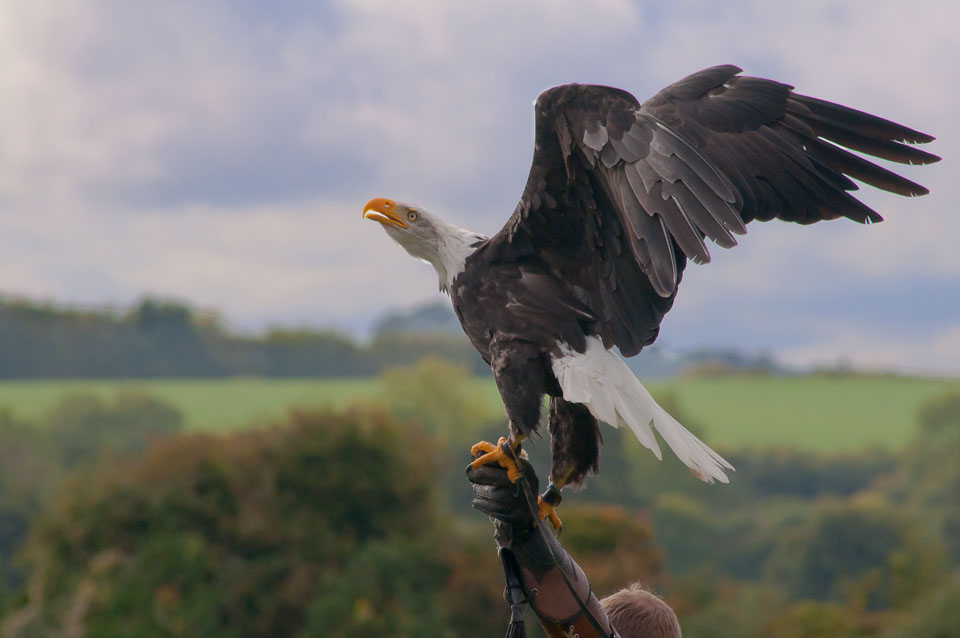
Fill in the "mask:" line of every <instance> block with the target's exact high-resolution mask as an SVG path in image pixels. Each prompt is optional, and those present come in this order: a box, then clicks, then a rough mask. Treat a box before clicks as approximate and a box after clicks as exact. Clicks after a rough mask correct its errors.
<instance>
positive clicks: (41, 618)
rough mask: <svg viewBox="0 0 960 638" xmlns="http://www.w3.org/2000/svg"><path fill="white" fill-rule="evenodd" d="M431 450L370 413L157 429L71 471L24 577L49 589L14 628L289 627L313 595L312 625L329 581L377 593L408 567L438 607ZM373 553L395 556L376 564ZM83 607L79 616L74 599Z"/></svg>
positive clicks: (269, 630)
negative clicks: (92, 468)
mask: <svg viewBox="0 0 960 638" xmlns="http://www.w3.org/2000/svg"><path fill="white" fill-rule="evenodd" d="M433 455H434V452H433V450H432V448H431V447H430V445H429V444H428V443H427V442H426V441H425V440H424V439H422V438H418V437H416V436H413V435H412V434H411V433H410V432H409V431H407V430H405V429H404V428H401V427H400V426H399V425H397V424H396V423H395V422H393V421H391V420H389V419H387V418H385V417H383V416H377V415H371V414H368V413H364V414H360V413H353V414H351V415H340V416H335V415H331V414H299V413H298V414H294V415H293V416H292V417H291V419H290V422H289V424H288V425H286V426H285V427H282V428H274V429H271V430H266V431H251V432H246V433H243V434H237V435H234V436H231V437H228V438H216V437H210V436H186V437H182V438H178V439H173V440H170V441H169V442H163V443H159V444H157V445H156V446H155V447H154V448H153V450H152V451H151V452H150V454H149V455H148V456H147V457H146V458H144V460H143V461H142V462H126V463H123V464H121V465H116V466H112V467H110V468H104V469H103V470H101V471H99V472H98V473H97V474H95V475H88V476H87V477H86V478H85V480H84V481H82V482H74V483H73V484H72V486H71V487H70V489H69V492H68V494H67V495H65V498H63V499H61V502H62V505H61V506H60V507H59V508H58V509H57V510H56V512H55V513H54V515H53V516H51V517H50V518H48V519H47V520H45V521H44V522H42V523H41V524H40V525H39V526H38V527H37V529H36V532H35V536H34V542H33V550H32V551H31V559H32V561H33V562H34V564H35V565H36V568H35V570H34V573H33V575H32V579H33V582H32V583H31V585H30V587H29V591H30V592H31V593H33V592H42V593H41V594H40V596H41V597H40V598H39V599H32V600H30V601H29V603H28V605H27V609H30V608H31V606H35V608H36V613H35V614H33V615H31V616H30V617H29V618H27V619H25V620H24V621H23V624H22V625H20V627H19V629H18V631H17V632H15V633H14V635H24V636H26V635H35V632H39V631H40V629H41V628H50V627H58V628H64V627H65V626H66V624H68V623H70V622H80V623H81V624H82V626H83V627H84V630H83V631H84V633H83V635H86V636H104V637H106V636H120V635H137V636H170V635H181V634H182V633H183V632H187V633H189V634H190V635H217V636H276V635H284V636H292V635H295V634H296V633H297V632H298V631H300V630H301V629H302V628H304V627H305V626H307V624H309V623H307V617H308V613H307V610H308V608H310V609H311V610H312V611H311V612H310V614H309V615H310V618H311V620H310V623H314V622H316V623H321V624H322V623H323V622H325V619H327V618H328V616H327V615H325V614H329V613H333V612H332V611H331V609H335V608H336V606H335V605H334V607H329V606H328V605H327V603H326V602H324V603H323V604H321V603H319V602H318V596H319V595H320V594H321V593H322V592H324V591H326V590H325V589H324V588H329V587H336V583H341V582H349V583H350V584H351V586H352V587H355V588H358V591H361V592H367V591H369V592H370V594H369V595H370V596H372V597H373V598H374V600H376V596H377V595H378V594H377V591H378V590H377V587H378V586H389V583H393V584H394V585H395V586H396V587H400V586H402V585H403V583H406V582H407V580H406V579H405V578H401V577H400V575H399V573H398V570H401V565H402V566H403V569H402V571H407V572H409V573H410V574H412V577H413V578H422V579H426V580H425V581H424V583H427V584H429V583H432V584H431V585H430V588H428V589H423V588H418V589H417V590H416V591H418V592H419V593H420V595H423V596H425V597H426V600H427V603H426V604H427V605H428V607H429V606H430V605H436V602H435V601H436V600H437V595H438V592H439V590H440V588H441V587H442V579H443V576H444V570H443V569H442V565H441V564H440V563H439V559H438V558H434V559H433V561H434V562H433V564H434V567H433V571H430V569H431V567H430V565H431V563H430V561H429V560H428V561H427V562H426V563H424V564H420V561H419V559H418V558H417V556H419V554H417V551H420V553H421V554H422V553H423V548H425V547H428V546H429V543H428V542H427V539H429V538H431V537H432V535H433V534H434V529H435V527H436V521H435V516H436V514H435V509H434V499H433V498H432V487H431V482H432V479H431V477H432V474H433V473H434V472H435V467H436V465H435V462H434V461H433ZM415 548H420V550H416V551H415ZM364 556H368V558H364ZM371 557H379V558H384V557H386V558H390V560H392V561H393V562H390V561H388V563H387V565H386V568H387V570H388V571H387V572H382V573H381V572H378V571H377V569H378V568H375V567H376V566H375V565H374V566H371V565H372V564H371V560H372V558H371ZM404 561H406V562H404ZM374 562H375V561H374ZM371 569H372V570H373V571H370V570H371ZM430 574H433V576H430V577H429V578H428V576H429V575H430ZM381 575H390V576H391V577H392V578H393V580H392V581H389V583H387V584H383V583H379V582H378V581H377V578H379V576H381ZM364 578H367V579H373V580H366V581H365V580H363V579H364ZM344 579H346V580H344ZM427 584H424V585H423V587H427ZM404 586H405V585H404ZM380 595H383V596H386V595H389V592H386V593H384V592H381V594H380ZM324 600H325V601H326V598H325V597H324ZM353 602H354V601H351V604H353ZM331 604H332V603H331ZM358 604H360V603H358ZM77 605H80V606H83V608H84V609H86V610H87V611H86V613H85V614H83V616H82V618H80V619H79V620H77V619H75V618H71V616H70V614H68V613H66V612H64V610H66V609H73V608H76V606H77ZM148 610H152V612H150V613H146V612H148ZM421 611H422V612H423V614H427V615H431V614H432V613H433V612H432V607H430V608H425V609H423V610H421ZM401 612H402V613H401ZM411 613H413V614H414V615H416V614H417V613H418V612H416V610H414V611H411V610H409V609H406V608H405V609H400V608H399V607H398V608H396V609H394V608H390V607H389V606H388V607H384V606H383V605H380V606H379V607H377V608H375V613H374V616H373V620H372V621H371V622H374V621H376V622H374V624H372V625H370V626H371V627H376V626H380V625H378V624H376V623H379V622H381V621H382V622H383V623H386V624H384V626H398V627H408V626H413V625H409V624H405V623H407V621H406V620H404V619H403V618H402V617H401V616H402V615H403V614H411ZM417 618H420V616H417ZM411 622H413V621H411ZM441 622H442V619H441ZM391 623H393V625H391ZM367 629H368V628H366V629H365V628H363V627H362V628H361V629H360V630H359V631H361V633H362V632H363V631H366V630H367ZM344 635H360V634H344ZM366 635H370V634H369V633H367V634H366Z"/></svg>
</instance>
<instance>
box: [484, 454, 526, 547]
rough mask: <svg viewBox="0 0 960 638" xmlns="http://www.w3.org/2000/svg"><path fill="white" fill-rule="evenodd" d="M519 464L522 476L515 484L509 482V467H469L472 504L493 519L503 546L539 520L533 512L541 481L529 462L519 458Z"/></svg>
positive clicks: (498, 538)
mask: <svg viewBox="0 0 960 638" xmlns="http://www.w3.org/2000/svg"><path fill="white" fill-rule="evenodd" d="M517 465H518V466H519V468H520V472H521V478H520V480H518V481H517V482H516V483H511V482H510V479H508V478H507V470H506V469H504V468H502V467H500V466H499V465H493V464H491V465H482V466H480V467H479V468H477V469H473V468H472V467H470V466H469V465H468V466H467V478H468V479H469V480H470V483H472V484H473V495H474V496H473V502H472V503H471V505H472V506H473V507H474V509H477V510H480V511H481V512H483V513H484V514H486V515H488V516H490V517H491V518H492V519H494V525H495V527H496V538H497V541H498V542H499V543H500V544H501V545H508V544H509V541H510V540H511V539H513V538H516V537H519V536H521V535H523V534H525V533H526V532H528V531H530V530H531V529H533V528H534V527H536V525H537V522H538V521H537V519H536V517H535V514H534V512H535V511H536V509H535V508H536V503H537V492H538V490H539V489H540V481H539V480H538V479H537V473H536V472H535V471H534V469H533V466H532V465H531V464H530V461H528V460H527V459H524V458H520V459H518V460H517ZM530 503H533V506H534V510H533V511H531V509H530Z"/></svg>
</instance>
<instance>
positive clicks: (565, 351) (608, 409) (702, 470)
mask: <svg viewBox="0 0 960 638" xmlns="http://www.w3.org/2000/svg"><path fill="white" fill-rule="evenodd" d="M559 345H560V353H561V355H560V356H559V357H557V358H555V359H554V360H553V374H554V375H555V376H556V377H557V380H558V381H559V382H560V387H561V389H562V390H563V398H564V399H566V400H567V401H571V402H574V403H582V404H584V405H585V406H587V409H589V410H590V413H591V414H593V416H595V417H596V418H597V419H599V420H601V421H605V422H607V423H609V424H610V425H612V426H613V427H620V426H621V425H626V426H628V427H629V428H630V429H631V430H633V433H634V434H635V435H636V436H637V439H638V440H639V441H640V443H642V444H643V445H644V446H645V447H647V448H649V449H650V450H651V451H652V452H653V453H654V454H655V455H656V456H657V458H658V459H662V458H663V455H662V454H661V452H660V445H659V444H658V443H657V439H656V437H655V436H654V435H653V430H654V429H656V431H657V432H659V433H660V436H662V437H663V440H664V441H666V443H667V445H669V446H670V449H671V450H673V452H674V454H676V455H677V458H678V459H680V460H681V461H683V463H684V465H686V466H687V467H688V468H690V470H691V471H692V472H693V473H694V474H695V475H696V476H697V477H698V478H699V479H700V480H702V481H705V482H707V483H713V482H714V481H720V482H721V483H728V482H729V480H730V479H728V478H727V475H726V474H725V473H724V471H723V470H724V469H728V470H732V469H733V466H732V465H730V464H729V463H727V461H725V460H724V458H723V457H722V456H720V455H719V454H717V453H716V452H714V451H713V450H711V449H710V448H709V447H708V446H707V444H706V443H704V442H703V441H701V440H700V439H698V438H697V437H695V436H694V435H693V434H692V433H690V432H689V431H688V430H687V429H686V428H685V427H683V426H682V425H680V423H679V422H678V421H677V420H676V419H674V418H673V417H672V416H670V415H669V414H667V411H666V410H664V409H663V408H661V407H660V406H659V405H657V402H656V401H654V400H653V397H652V396H650V393H649V392H647V389H646V388H644V387H643V384H641V383H640V380H639V379H637V377H636V376H634V374H633V372H632V371H631V370H630V368H628V367H627V364H626V363H624V361H623V359H621V358H620V357H619V356H617V354H616V353H615V352H613V351H611V350H607V349H606V348H604V347H603V342H602V341H600V339H599V338H597V337H588V338H587V349H586V352H584V353H582V354H581V353H579V352H577V351H576V350H574V349H573V348H571V347H569V346H568V345H567V344H565V343H561V344H559Z"/></svg>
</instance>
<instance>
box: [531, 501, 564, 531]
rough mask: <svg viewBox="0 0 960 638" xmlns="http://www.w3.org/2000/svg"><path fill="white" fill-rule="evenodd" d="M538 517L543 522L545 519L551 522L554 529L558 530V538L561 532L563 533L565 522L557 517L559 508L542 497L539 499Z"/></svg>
mask: <svg viewBox="0 0 960 638" xmlns="http://www.w3.org/2000/svg"><path fill="white" fill-rule="evenodd" d="M537 515H538V516H539V517H540V520H541V521H542V520H545V519H546V520H549V521H550V524H551V525H553V529H555V530H557V535H558V536H559V535H560V532H561V531H563V521H561V520H560V517H559V516H557V506H556V505H551V504H550V503H547V502H546V501H545V500H543V497H541V496H538V497H537Z"/></svg>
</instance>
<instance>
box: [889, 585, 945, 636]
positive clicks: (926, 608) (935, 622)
mask: <svg viewBox="0 0 960 638" xmlns="http://www.w3.org/2000/svg"><path fill="white" fill-rule="evenodd" d="M883 638H960V573H958V574H956V575H954V577H953V578H952V579H950V580H947V581H946V582H944V583H942V584H940V585H939V586H937V587H932V588H930V589H929V590H928V592H927V593H926V595H925V596H924V597H923V598H921V599H920V600H918V601H917V604H916V605H914V606H913V608H911V609H910V611H909V613H908V614H907V616H905V617H904V618H903V619H902V620H900V621H899V622H897V623H896V624H895V625H894V626H893V627H891V628H890V629H889V630H888V631H886V632H884V633H883Z"/></svg>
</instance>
